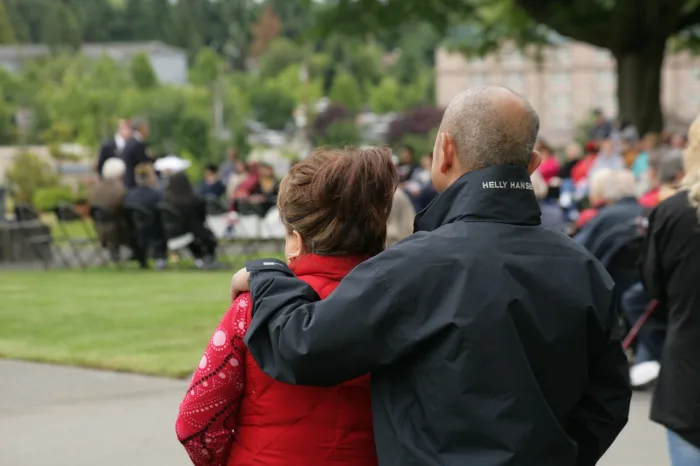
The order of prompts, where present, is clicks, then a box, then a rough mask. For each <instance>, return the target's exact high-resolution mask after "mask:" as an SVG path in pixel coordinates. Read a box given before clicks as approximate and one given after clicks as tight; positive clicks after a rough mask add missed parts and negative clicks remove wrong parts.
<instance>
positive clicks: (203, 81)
mask: <svg viewBox="0 0 700 466" xmlns="http://www.w3.org/2000/svg"><path fill="white" fill-rule="evenodd" d="M220 72H221V58H220V57H219V55H218V54H217V53H216V51H215V50H212V49H210V48H209V47H204V48H203V49H201V50H200V51H199V53H197V56H196V57H195V59H194V65H193V66H192V69H191V70H190V81H191V82H192V83H193V84H197V85H200V86H206V87H211V86H212V85H213V84H214V82H215V81H216V79H217V78H218V77H219V74H220Z"/></svg>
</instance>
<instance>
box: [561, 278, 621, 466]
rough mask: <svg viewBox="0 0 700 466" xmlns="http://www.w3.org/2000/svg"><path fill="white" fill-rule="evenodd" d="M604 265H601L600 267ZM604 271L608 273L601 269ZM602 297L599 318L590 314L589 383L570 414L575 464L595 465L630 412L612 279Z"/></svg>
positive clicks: (599, 292) (600, 293) (582, 465)
mask: <svg viewBox="0 0 700 466" xmlns="http://www.w3.org/2000/svg"><path fill="white" fill-rule="evenodd" d="M601 269H602V267H601ZM601 273H605V272H604V271H603V270H601ZM607 278H608V280H609V282H610V283H609V284H606V285H602V284H601V285H600V286H604V287H605V288H607V289H605V290H601V289H600V288H599V287H594V290H595V291H596V292H597V293H598V295H599V296H601V297H603V299H600V301H601V302H600V307H601V309H600V311H601V312H600V314H601V316H600V318H596V317H591V318H590V326H589V327H590V328H589V337H588V340H589V348H590V351H589V354H590V362H589V384H588V388H587V390H586V391H585V393H584V394H583V396H582V397H581V399H580V400H579V402H578V404H577V405H576V408H575V409H574V411H573V412H572V413H571V415H570V417H569V425H568V428H567V433H568V434H569V435H570V436H571V437H572V438H573V439H574V440H575V441H576V443H577V444H578V460H577V462H576V466H593V465H595V464H596V463H597V462H598V460H600V458H601V457H602V456H603V454H604V453H605V452H606V451H607V449H608V448H609V447H610V445H612V443H613V441H614V440H615V439H616V438H617V436H618V434H619V433H620V432H621V431H622V429H623V427H624V426H625V425H626V424H627V419H628V416H629V408H630V401H631V398H632V390H631V389H630V385H629V378H628V363H627V358H626V356H625V354H624V351H623V349H622V343H621V332H620V326H619V321H618V319H619V316H618V313H617V306H616V302H617V299H616V297H615V293H614V285H612V280H610V279H609V277H607Z"/></svg>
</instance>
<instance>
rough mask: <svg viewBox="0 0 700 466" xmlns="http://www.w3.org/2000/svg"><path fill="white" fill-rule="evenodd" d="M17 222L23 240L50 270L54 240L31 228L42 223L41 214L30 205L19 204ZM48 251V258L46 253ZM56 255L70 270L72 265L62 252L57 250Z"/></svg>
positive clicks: (16, 211) (16, 214) (49, 235)
mask: <svg viewBox="0 0 700 466" xmlns="http://www.w3.org/2000/svg"><path fill="white" fill-rule="evenodd" d="M15 220H16V221H17V226H18V227H19V231H20V233H21V236H22V239H23V240H24V242H25V243H26V244H27V245H28V246H29V248H30V249H31V250H32V253H33V254H34V255H35V256H36V257H37V258H38V259H39V260H40V261H41V262H42V264H43V265H44V269H48V268H49V267H50V266H51V265H52V264H53V259H54V258H53V254H54V248H53V243H54V242H53V238H52V237H51V234H50V233H49V234H37V233H35V232H34V231H33V229H32V228H31V227H32V226H35V225H37V224H40V223H41V219H40V218H39V214H38V213H37V211H36V210H35V209H34V207H32V206H31V205H30V204H18V205H17V206H15ZM47 250H48V252H49V253H48V256H47V254H46V253H45V252H46V251H47ZM55 252H56V255H57V256H58V257H59V259H60V260H61V262H62V263H63V265H64V266H65V267H67V268H70V266H71V264H70V262H69V261H68V260H67V259H66V257H65V256H64V255H63V253H62V252H61V251H60V248H56V249H55Z"/></svg>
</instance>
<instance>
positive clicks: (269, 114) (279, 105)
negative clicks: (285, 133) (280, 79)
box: [250, 81, 296, 130]
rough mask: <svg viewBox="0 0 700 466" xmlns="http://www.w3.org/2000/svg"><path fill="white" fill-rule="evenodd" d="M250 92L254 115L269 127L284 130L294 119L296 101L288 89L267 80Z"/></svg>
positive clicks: (253, 87)
mask: <svg viewBox="0 0 700 466" xmlns="http://www.w3.org/2000/svg"><path fill="white" fill-rule="evenodd" d="M250 92H251V93H250V104H251V107H252V109H253V116H254V117H255V118H256V119H257V120H259V121H261V122H262V123H264V124H265V125H267V127H268V128H270V129H275V130H282V129H284V128H285V126H286V125H287V124H288V123H289V122H290V121H291V120H292V115H293V112H294V108H295V107H296V102H295V101H294V98H293V97H292V96H291V95H290V94H289V92H288V91H287V90H286V89H283V88H280V87H279V86H276V85H275V83H273V82H269V81H266V82H263V83H262V84H260V85H257V86H252V88H251V89H250Z"/></svg>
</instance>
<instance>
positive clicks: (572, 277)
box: [233, 86, 631, 466]
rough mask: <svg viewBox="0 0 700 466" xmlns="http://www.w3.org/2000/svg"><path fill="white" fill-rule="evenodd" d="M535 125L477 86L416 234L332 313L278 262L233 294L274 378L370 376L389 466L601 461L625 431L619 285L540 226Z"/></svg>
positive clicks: (254, 270) (258, 270) (447, 134)
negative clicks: (242, 297)
mask: <svg viewBox="0 0 700 466" xmlns="http://www.w3.org/2000/svg"><path fill="white" fill-rule="evenodd" d="M538 130H539V120H538V116H537V114H536V112H535V111H534V110H533V108H532V107H531V106H530V104H529V103H528V102H527V101H526V100H525V99H524V98H523V97H521V96H520V95H518V94H516V93H514V92H512V91H510V90H508V89H505V88H501V87H493V86H486V87H476V88H472V89H468V90H466V91H464V92H462V93H461V94H459V95H458V96H457V97H455V98H454V100H453V101H452V102H451V103H450V105H449V106H448V108H447V110H446V112H445V116H444V119H443V121H442V124H441V126H440V129H439V132H438V136H437V138H436V141H435V149H434V152H433V153H434V159H433V165H432V180H433V184H434V185H435V187H436V188H437V189H438V191H440V196H439V197H438V198H437V199H436V200H435V201H434V202H433V203H432V204H431V205H430V206H429V207H428V208H427V209H426V210H424V211H423V212H421V213H420V214H419V215H418V216H417V217H416V220H415V233H414V234H413V235H412V236H410V237H408V238H407V239H405V240H403V241H401V242H399V243H398V244H396V245H395V246H393V247H391V248H389V249H387V250H386V251H384V252H383V253H381V254H379V255H377V256H375V257H373V258H371V259H369V260H368V261H366V262H364V263H362V264H361V265H359V266H358V267H356V268H355V269H354V270H353V271H352V272H351V273H350V274H349V275H348V276H347V277H346V278H345V279H344V280H343V281H342V282H341V283H340V286H338V288H337V289H336V290H335V292H334V293H333V294H331V295H330V296H329V297H327V298H326V299H325V300H323V301H319V298H318V296H317V295H316V293H315V292H314V291H313V290H312V289H311V288H310V287H309V286H308V285H306V284H305V283H304V282H302V281H300V280H298V279H296V278H295V277H294V274H293V273H292V271H291V270H290V269H289V268H288V267H287V265H286V264H284V263H282V262H279V261H275V260H273V259H265V260H259V261H251V262H249V263H248V264H247V271H246V270H245V269H244V270H242V271H240V272H239V273H237V274H236V275H235V276H234V280H233V288H234V289H244V288H246V285H247V284H249V287H250V291H251V295H252V298H253V303H254V309H253V318H252V321H251V323H250V327H249V329H248V333H247V336H246V344H247V347H248V351H250V352H251V353H252V355H253V357H254V358H255V361H256V362H257V363H258V364H259V366H260V367H261V368H262V370H263V371H265V372H266V373H267V374H268V375H270V376H271V377H274V378H275V379H277V380H281V381H283V382H287V383H292V384H304V385H318V386H327V385H334V384H338V383H341V382H345V381H348V380H351V379H354V378H355V377H359V376H361V375H363V374H367V373H371V374H372V412H373V418H374V435H375V440H376V446H377V453H378V457H379V464H380V465H382V466H389V465H397V466H398V465H400V466H412V465H416V466H418V465H420V466H430V465H435V466H438V465H440V466H465V465H474V466H506V465H507V466H586V465H594V464H596V462H597V461H598V459H599V458H600V457H601V456H602V455H603V453H604V452H605V451H606V450H607V448H608V447H609V446H610V444H611V443H612V442H613V440H614V439H615V437H616V436H617V435H618V433H619V432H620V430H622V427H623V426H624V425H625V423H626V422H627V415H628V411H629V403H630V397H631V392H630V389H629V385H628V382H627V360H626V358H625V355H624V354H623V351H622V347H621V343H620V339H619V337H620V336H619V333H618V328H617V322H618V316H617V313H616V311H615V308H616V300H615V293H614V292H613V282H612V280H611V279H610V276H609V275H608V274H607V272H606V271H605V270H604V268H603V267H602V266H601V265H600V264H599V263H598V262H597V261H596V260H595V259H594V258H592V257H591V256H590V254H588V253H587V252H586V251H585V249H584V248H582V247H581V246H579V245H578V244H576V243H575V242H574V241H572V240H571V239H569V238H568V237H566V236H565V235H563V234H561V233H559V232H557V231H554V230H550V229H547V228H545V227H542V226H541V224H540V209H539V207H538V204H537V200H536V199H535V195H534V193H533V188H532V183H531V182H530V175H531V174H532V172H533V171H534V170H535V169H536V168H537V166H538V164H539V162H540V157H539V154H538V153H536V152H534V150H533V148H534V144H535V140H536V138H537V133H538ZM248 280H249V283H248ZM348 396H350V395H348ZM368 409H369V407H368ZM343 427H344V426H342V420H340V421H339V428H343ZM336 447H338V448H337V449H334V450H333V451H334V454H337V455H342V450H341V449H340V446H339V445H333V448H336Z"/></svg>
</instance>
